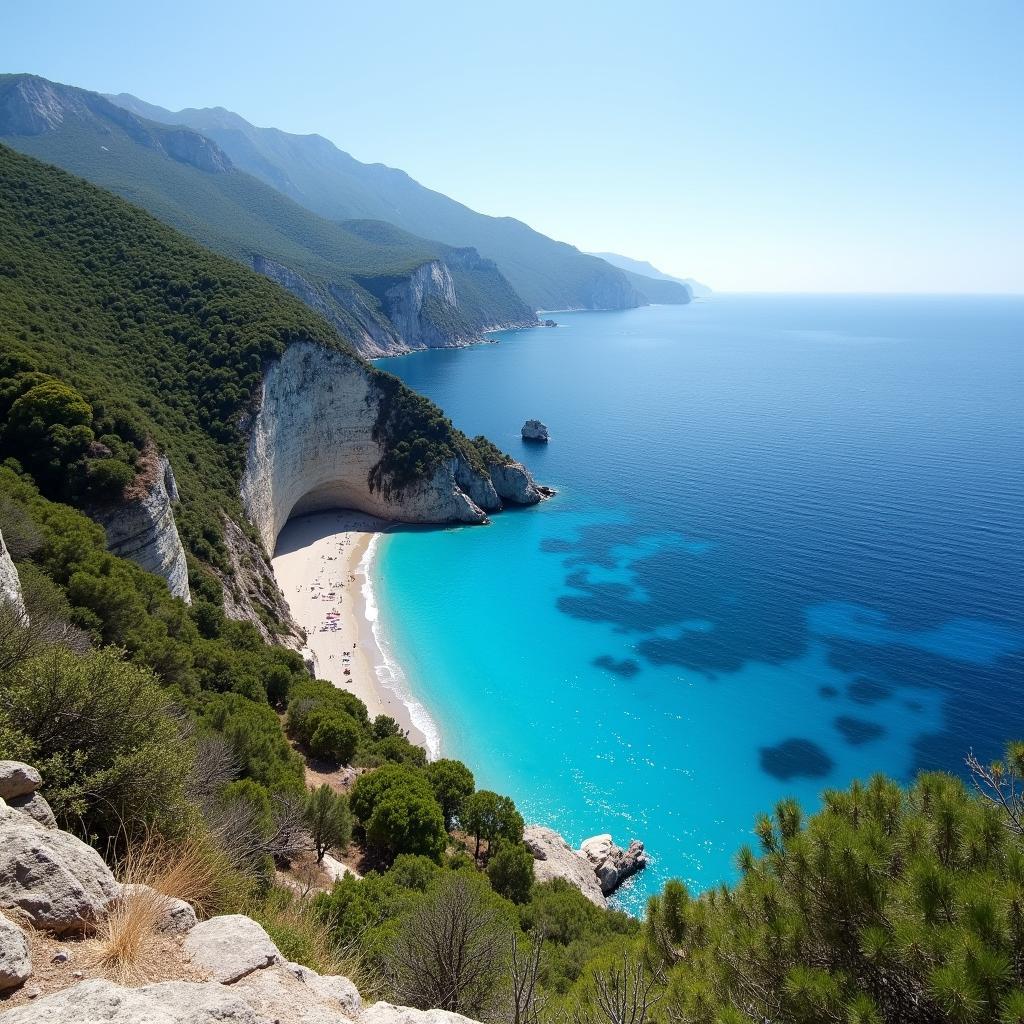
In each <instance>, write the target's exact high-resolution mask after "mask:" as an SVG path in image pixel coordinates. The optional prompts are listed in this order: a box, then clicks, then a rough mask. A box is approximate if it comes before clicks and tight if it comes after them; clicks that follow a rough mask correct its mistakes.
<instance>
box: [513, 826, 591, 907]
mask: <svg viewBox="0 0 1024 1024" xmlns="http://www.w3.org/2000/svg"><path fill="white" fill-rule="evenodd" d="M523 842H524V843H525V844H526V846H527V847H528V848H529V850H530V852H531V853H532V854H533V858H534V860H533V877H534V878H536V879H537V881H538V882H548V881H550V880H551V879H552V878H564V879H565V880H566V881H567V882H570V883H571V884H572V885H575V886H576V888H577V889H579V890H580V892H582V893H583V895H584V896H586V897H587V899H588V900H590V902H591V903H596V904H597V906H599V907H606V906H607V905H608V904H607V901H606V900H605V898H604V893H602V892H601V886H600V885H599V884H598V880H597V875H595V874H594V869H593V868H592V867H591V865H590V862H589V861H588V860H586V858H585V857H583V856H582V855H581V854H579V853H577V852H576V851H575V850H574V849H573V848H572V847H571V846H570V845H569V844H568V843H567V842H566V841H565V840H564V839H563V838H562V837H561V836H560V835H559V834H558V833H557V832H556V831H555V830H554V829H550V828H545V827H544V826H543V825H528V826H527V827H526V829H525V830H524V831H523Z"/></svg>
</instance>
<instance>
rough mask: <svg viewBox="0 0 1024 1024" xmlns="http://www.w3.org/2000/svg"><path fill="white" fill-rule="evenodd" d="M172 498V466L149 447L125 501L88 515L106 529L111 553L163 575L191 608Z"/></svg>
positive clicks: (174, 493) (174, 490) (175, 493)
mask: <svg viewBox="0 0 1024 1024" xmlns="http://www.w3.org/2000/svg"><path fill="white" fill-rule="evenodd" d="M177 500H178V485H177V483H176V482H175V480H174V472H173V471H172V469H171V464H170V462H168V461H167V458H166V456H163V455H160V454H159V453H158V452H157V451H156V449H155V447H153V446H150V447H148V448H147V449H146V451H145V452H144V453H143V469H142V471H141V472H140V474H139V476H138V478H137V479H136V481H135V482H134V483H133V484H131V485H130V486H129V488H128V490H127V492H126V494H125V500H124V501H122V502H119V503H118V504H116V505H111V506H107V507H104V508H102V509H98V510H96V511H95V512H94V515H93V517H94V518H95V519H96V521H97V522H98V523H100V525H101V526H102V527H103V528H104V529H105V530H106V532H107V547H108V548H109V549H110V551H112V552H113V553H114V554H115V555H119V556H121V557H122V558H129V559H131V560H132V561H133V562H136V563H137V564H138V565H141V566H142V568H143V569H146V570H147V571H149V572H152V573H156V575H157V576H162V577H163V578H164V579H165V580H166V581H167V586H168V589H169V590H170V591H171V593H172V594H173V595H174V596H175V597H180V598H182V600H184V601H185V602H186V603H187V604H191V602H192V596H191V594H190V592H189V586H188V566H187V565H186V563H185V549H184V547H183V546H182V543H181V538H180V537H179V536H178V527H177V525H176V524H175V521H174V504H175V502H177Z"/></svg>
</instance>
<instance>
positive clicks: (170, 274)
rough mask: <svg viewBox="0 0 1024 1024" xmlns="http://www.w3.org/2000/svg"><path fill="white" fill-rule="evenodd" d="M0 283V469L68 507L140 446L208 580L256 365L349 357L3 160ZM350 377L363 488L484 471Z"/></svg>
mask: <svg viewBox="0 0 1024 1024" xmlns="http://www.w3.org/2000/svg"><path fill="white" fill-rule="evenodd" d="M0 280H2V281H3V287H2V288H0V408H2V409H3V410H4V411H5V412H9V415H8V417H7V422H6V423H5V426H4V428H3V431H2V434H0V454H2V455H5V456H13V457H16V458H18V459H19V460H21V461H22V463H23V465H24V466H25V468H28V469H30V470H31V471H32V472H33V474H34V475H35V477H36V480H37V482H38V483H39V485H40V487H42V488H43V490H44V493H46V494H47V496H49V497H53V498H58V499H61V500H72V501H83V500H86V499H89V498H92V497H96V498H100V497H104V496H109V495H111V494H114V493H116V492H117V490H118V488H119V487H123V486H124V482H125V480H127V479H128V477H127V469H126V467H127V468H136V467H138V461H139V454H140V451H141V450H142V448H143V447H144V443H145V440H146V439H150V438H151V439H153V440H154V441H155V443H156V445H157V447H158V448H159V449H160V450H161V451H163V452H166V453H167V455H168V456H169V458H170V460H171V463H172V465H173V466H174V471H175V475H176V477H177V479H178V484H179V489H180V491H181V498H182V502H181V507H180V509H179V511H178V512H177V519H178V526H179V532H180V533H181V534H182V539H183V541H184V542H185V544H186V546H187V547H188V548H189V550H190V551H191V552H192V553H193V554H195V555H196V556H198V557H199V558H200V559H202V560H203V561H206V562H209V563H212V564H214V565H218V566H219V567H221V568H223V567H224V562H223V550H222V534H223V526H222V520H221V515H222V514H226V515H228V516H230V517H231V518H233V519H235V521H236V522H244V519H243V517H242V514H241V509H240V507H239V501H238V483H239V479H240V476H241V472H242V468H243V465H244V454H245V453H244V445H245V436H244V430H243V421H244V418H245V416H246V415H247V414H248V413H249V411H250V410H251V407H252V403H253V399H254V397H255V395H256V393H257V390H258V387H259V383H260V379H261V373H262V370H263V366H264V364H265V363H266V362H267V360H269V359H272V358H274V357H275V356H278V355H280V353H281V352H282V351H283V350H284V348H285V347H286V346H287V345H289V344H291V343H292V342H294V341H298V340H303V339H308V340H313V341H316V342H319V343H320V344H323V345H326V346H328V347H332V348H335V349H337V350H339V351H343V352H348V351H349V350H348V348H347V346H346V345H345V343H344V342H343V341H342V339H341V338H340V337H339V336H338V335H337V334H335V333H334V332H333V331H332V330H331V328H330V327H328V325H327V324H326V323H325V322H324V321H322V320H320V319H319V318H318V317H316V316H315V315H314V314H313V313H312V312H311V311H310V310H309V309H307V308H306V307H305V306H303V305H302V304H301V303H299V302H298V300H296V299H293V298H292V297H291V296H289V295H287V294H286V293H285V292H283V291H282V290H281V289H279V288H278V287H277V286H275V285H274V284H272V283H271V282H269V281H267V280H265V279H264V278H261V277H260V276H259V275H257V274H255V273H253V272H251V271H247V270H245V269H244V268H243V267H241V266H239V265H238V264H236V263H233V262H232V261H230V260H227V259H224V258H222V257H218V256H215V255H213V254H211V253H209V252H206V251H204V250H202V249H200V248H199V247H198V246H196V245H195V244H193V243H191V242H189V241H188V240H186V239H184V238H182V237H181V236H180V235H178V234H176V233H175V232H173V231H171V230H170V229H168V228H166V227H164V226H163V225H161V224H159V223H158V222H156V221H154V220H153V218H152V217H150V216H148V215H147V214H145V213H143V212H142V211H139V210H136V209H134V208H133V207H130V206H128V205H127V204H125V203H124V202H122V201H121V200H119V199H117V198H115V197H113V196H110V195H108V194H107V193H104V192H102V191H100V190H98V189H96V188H93V187H92V186H90V185H87V184H86V183H84V182H82V181H79V180H77V179H75V178H72V177H71V176H69V175H67V174H64V173H63V172H61V171H58V170H56V169H54V168H50V167H47V166H45V165H43V164H39V163H37V162H36V161H34V160H31V159H29V158H27V157H23V156H19V155H18V154H16V153H14V152H12V151H11V150H9V149H5V148H2V147H0ZM349 357H350V358H352V359H358V357H356V356H354V355H351V354H350V355H349ZM363 365H364V366H366V372H367V373H368V374H370V375H371V376H372V378H373V380H374V381H375V382H376V384H377V387H378V391H379V393H380V395H381V396H382V399H383V401H382V405H381V412H380V417H379V422H378V432H377V433H378V438H379V439H380V440H381V441H382V443H383V444H384V446H385V450H386V454H385V456H384V458H383V460H382V461H381V463H380V464H379V465H378V466H377V467H376V468H375V470H374V477H373V480H374V484H375V485H376V486H381V487H385V488H387V489H389V490H390V491H394V490H400V489H401V488H402V487H404V486H407V485H408V484H410V483H412V482H414V481H415V480H417V479H418V478H419V476H420V474H422V473H429V472H430V471H432V469H433V468H435V467H436V466H437V465H438V464H439V462H440V461H442V460H443V459H445V458H448V457H450V454H451V453H452V452H453V451H461V452H463V453H464V454H466V456H467V457H468V458H470V460H471V461H472V462H473V464H474V465H482V464H483V460H484V456H483V455H482V454H481V453H480V451H479V450H478V449H477V447H476V442H471V441H470V440H469V439H467V438H465V437H464V436H463V435H462V434H460V433H459V432H458V431H457V430H455V429H454V427H453V426H452V425H451V422H450V421H449V420H448V419H447V418H446V417H444V415H443V414H442V413H441V412H440V410H438V409H437V407H436V406H434V405H433V404H432V403H430V402H429V401H427V400H426V399H424V398H422V397H420V396H418V395H414V394H413V393H412V392H411V391H409V390H408V389H407V388H406V387H405V386H404V385H402V384H401V382H399V381H398V380H397V379H396V378H394V377H392V376H391V375H389V374H384V373H381V372H380V371H378V370H375V369H373V368H372V367H370V366H368V365H367V364H363ZM16 405H17V406H18V408H17V409H15V408H14V407H15V406H16ZM89 409H91V413H90V412H89V411H88V410H89ZM47 417H51V418H50V419H47ZM488 457H491V456H490V455H488ZM506 458H507V457H506Z"/></svg>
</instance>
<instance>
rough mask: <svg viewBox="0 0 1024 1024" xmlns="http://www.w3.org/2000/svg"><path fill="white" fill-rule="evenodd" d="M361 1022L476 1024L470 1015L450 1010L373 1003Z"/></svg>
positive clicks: (385, 1023)
mask: <svg viewBox="0 0 1024 1024" xmlns="http://www.w3.org/2000/svg"><path fill="white" fill-rule="evenodd" d="M359 1024H474V1022H473V1021H471V1020H470V1018H469V1017H463V1016H462V1014H461V1013H450V1012H449V1011H448V1010H414V1009H413V1008H412V1007H411V1006H392V1005H391V1003H383V1002H381V1003H373V1004H371V1005H370V1006H368V1007H367V1008H366V1009H365V1010H363V1013H362V1016H361V1017H360V1018H359Z"/></svg>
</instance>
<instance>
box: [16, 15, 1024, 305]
mask: <svg viewBox="0 0 1024 1024" xmlns="http://www.w3.org/2000/svg"><path fill="white" fill-rule="evenodd" d="M1022 54H1024V0H1006V2H999V0H992V2H986V0H978V2H976V3H968V4H965V3H962V2H959V3H951V2H947V0H930V2H916V0H913V2H912V0H907V2H904V0H888V2H884V3H878V2H861V3H853V2H841V3H840V2H830V0H813V2H810V0H808V2H792V3H787V2H785V0H782V2H780V3H777V4H776V3H764V2H749V3H738V2H737V3H700V4H697V3H689V2H679V0H675V2H673V0H664V2H648V3H622V2H615V3H612V2H606V0H588V2H576V0H546V2H535V0H516V2H514V3H510V2H506V3H487V2H480V0H474V2H471V3H462V2H458V3H455V2H452V3H448V2H444V0H441V2H437V3H423V2H422V0H416V2H406V0H390V2H387V3H380V2H372V0H365V2H360V3H358V4H354V3H350V2H344V0H335V2H330V0H292V2H290V3H282V2H280V0H275V2H273V3H267V2H263V0H244V2H243V0H202V2H196V0H176V2H174V3H161V4H150V3H142V2H139V0H133V2H131V3H129V2H123V0H88V2H83V0H32V2H31V3H24V2H22V3H15V2H13V0H6V2H4V3H3V4H2V6H0V69H2V70H7V71H32V72H35V73H38V74H41V75H44V76H46V77H48V78H52V79H56V80H58V81H62V82H68V83H71V84H74V85H80V86H84V87H87V88H90V89H97V90H101V91H105V92H120V91H126V92H132V93H135V94H136V95H138V96H140V97H142V98H143V99H146V100H149V101H150V102H154V103H159V104H161V105H163V106H167V107H172V108H175V109H177V108H180V107H183V106H216V105H220V106H225V107H228V108H230V109H232V110H235V111H237V112H238V113H240V114H242V115H243V116H245V117H246V118H248V119H249V120H250V121H253V122H255V123H256V124H260V125H274V126H276V127H279V128H284V129H287V130H290V131H295V132H319V133H320V134H322V135H325V136H327V137H328V138H329V139H331V140H332V141H334V142H335V143H337V144H338V145H339V146H340V147H341V148H343V149H346V150H348V151H349V152H351V153H352V154H353V155H354V156H356V157H358V158H359V159H361V160H367V161H382V162H384V163H388V164H391V165H393V166H397V167H401V168H403V169H405V170H407V171H408V172H409V173H410V174H412V175H413V176H414V177H415V178H417V179H418V180H420V181H421V182H423V183H424V184H426V185H429V186H430V187H432V188H436V189H438V190H440V191H443V192H445V193H447V194H448V195H451V196H453V197H455V198H457V199H459V200H461V201H462V202H465V203H467V204H468V205H470V206H472V207H474V208H476V209H478V210H481V211H484V212H486V213H493V214H511V215H513V216H516V217H519V218H521V219H523V220H525V221H527V222H528V223H530V224H532V225H533V226H534V227H536V228H538V229H539V230H541V231H544V232H546V233H547V234H550V235H553V236H555V237H557V238H561V239H565V240H566V241H571V242H573V243H574V244H576V245H578V246H580V248H583V249H607V250H614V251H618V252H622V253H625V254H626V255H629V256H634V257H639V258H644V259H650V260H652V261H653V262H654V263H655V264H657V265H658V266H659V267H661V268H662V269H663V270H666V271H668V272H670V273H676V274H680V275H686V276H688V275H693V276H695V277H698V278H700V279H702V280H706V281H707V283H709V284H710V285H712V286H713V287H716V288H719V289H723V290H769V291H775V290H780V291H834V290H841V291H1004V292H1005V291H1015V292H1021V291H1024V59H1022Z"/></svg>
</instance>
